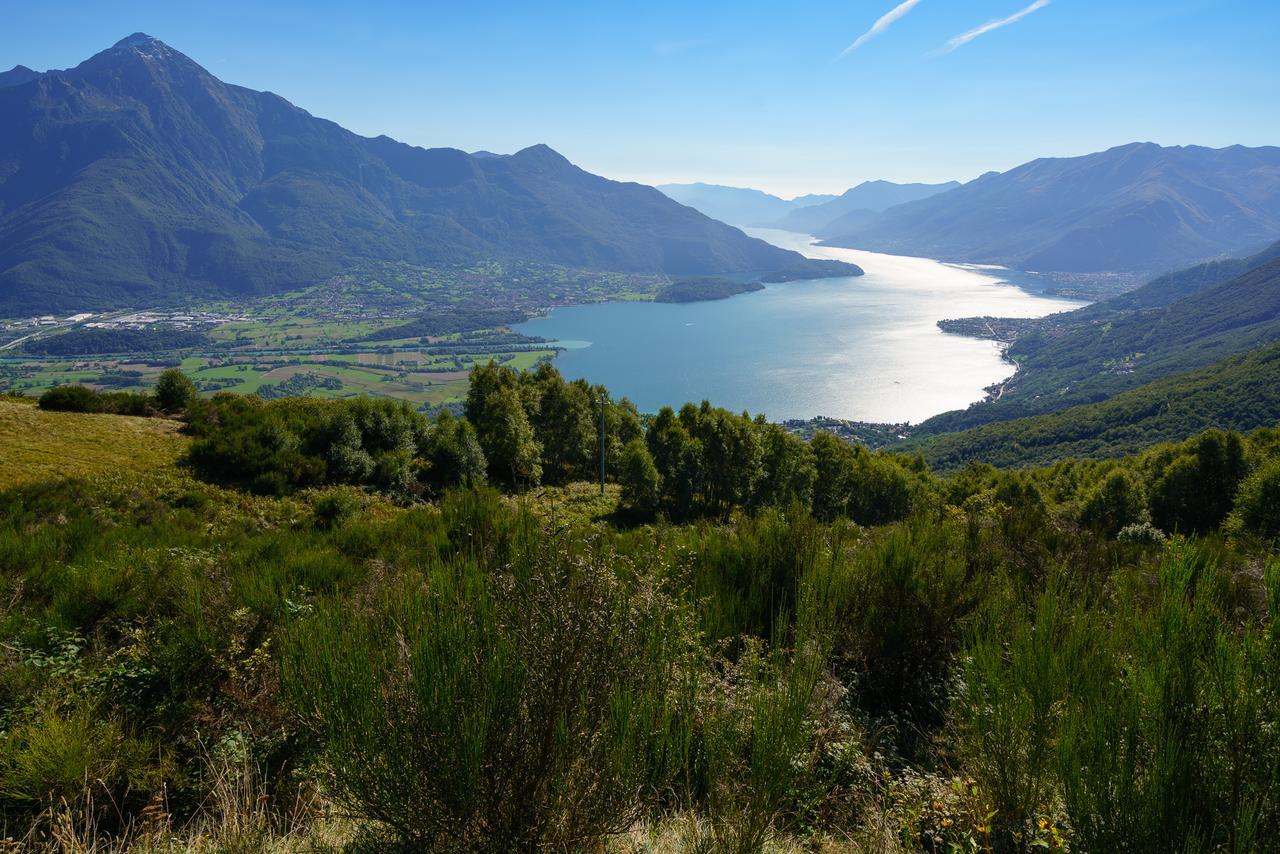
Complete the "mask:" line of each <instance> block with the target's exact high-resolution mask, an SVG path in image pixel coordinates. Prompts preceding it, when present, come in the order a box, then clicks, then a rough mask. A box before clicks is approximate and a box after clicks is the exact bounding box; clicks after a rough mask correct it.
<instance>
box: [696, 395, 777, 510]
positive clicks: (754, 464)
mask: <svg viewBox="0 0 1280 854" xmlns="http://www.w3.org/2000/svg"><path fill="white" fill-rule="evenodd" d="M680 422H681V423H682V424H683V425H684V426H685V429H686V430H687V431H688V432H689V435H691V436H693V437H694V438H695V439H696V440H697V441H698V442H699V443H700V445H701V449H702V469H703V495H702V505H703V510H704V512H706V513H709V514H712V515H716V516H724V517H727V516H728V515H729V513H730V512H731V511H732V510H733V508H735V507H742V506H745V505H746V504H747V503H748V502H749V501H750V500H751V497H752V495H753V494H754V492H755V485H756V482H757V481H758V480H759V479H760V476H761V473H762V469H761V452H760V437H759V433H758V431H757V428H756V425H755V423H754V422H752V421H751V419H749V418H747V417H746V416H745V415H735V414H733V413H732V412H729V411H728V410H725V409H717V408H714V407H712V406H711V404H709V403H707V402H706V401H703V402H702V406H701V407H694V406H693V405H691V404H686V405H685V406H684V408H683V409H681V410H680Z"/></svg>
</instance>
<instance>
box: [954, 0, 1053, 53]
mask: <svg viewBox="0 0 1280 854" xmlns="http://www.w3.org/2000/svg"><path fill="white" fill-rule="evenodd" d="M1050 2H1051V0H1036V2H1034V3H1032V4H1031V5H1030V6H1028V7H1027V8H1025V9H1023V10H1022V11H1021V12H1015V13H1014V14H1012V15H1010V16H1009V17H1007V18H1000V19H999V20H996V21H988V22H987V23H985V24H983V25H982V26H980V27H975V28H974V29H972V30H969V32H967V33H961V34H960V35H958V36H956V37H955V38H953V39H952V40H951V41H949V42H947V44H946V47H944V48H943V49H942V52H943V53H951V51H953V50H955V49H956V48H960V47H964V46H965V45H967V44H968V43H969V42H971V41H973V40H974V39H976V38H977V37H978V36H985V35H986V34H987V33H989V32H991V31H992V30H998V29H1000V28H1001V27H1007V26H1009V25H1010V24H1016V23H1017V22H1018V21H1021V20H1022V19H1023V18H1025V17H1027V16H1028V15H1030V14H1031V13H1032V12H1039V11H1040V10H1041V9H1043V8H1044V7H1045V6H1048V5H1049V3H1050Z"/></svg>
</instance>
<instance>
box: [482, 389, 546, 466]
mask: <svg viewBox="0 0 1280 854" xmlns="http://www.w3.org/2000/svg"><path fill="white" fill-rule="evenodd" d="M487 415H488V416H489V417H490V419H491V420H490V421H489V424H488V432H487V433H486V434H483V435H482V436H481V439H480V446H481V448H483V449H484V455H485V458H486V459H487V460H488V461H489V472H490V474H491V475H492V476H493V477H494V478H495V479H496V480H500V481H502V482H504V483H507V484H510V485H511V486H514V487H517V488H519V487H522V486H536V485H537V484H538V482H539V481H540V480H541V479H542V448H541V447H540V446H539V445H538V440H537V438H536V437H535V436H534V432H533V426H532V425H531V424H530V423H529V417H528V416H527V415H526V414H525V411H524V404H523V403H521V401H520V394H519V392H518V391H517V390H516V389H515V388H512V387H510V386H508V387H505V388H500V389H499V390H498V391H497V392H495V394H494V395H493V397H492V398H491V399H490V400H489V401H488V402H487Z"/></svg>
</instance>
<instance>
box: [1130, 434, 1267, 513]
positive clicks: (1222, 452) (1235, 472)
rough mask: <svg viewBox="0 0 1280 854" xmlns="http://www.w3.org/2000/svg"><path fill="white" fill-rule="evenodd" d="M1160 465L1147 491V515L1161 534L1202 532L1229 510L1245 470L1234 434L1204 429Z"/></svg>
mask: <svg viewBox="0 0 1280 854" xmlns="http://www.w3.org/2000/svg"><path fill="white" fill-rule="evenodd" d="M1181 450H1182V453H1180V454H1178V455H1177V456H1176V457H1174V458H1173V459H1172V461H1169V462H1167V463H1166V464H1165V465H1163V466H1161V468H1162V470H1161V471H1160V472H1159V473H1158V475H1157V477H1156V480H1155V483H1154V484H1153V485H1152V487H1151V497H1150V503H1151V517H1152V521H1153V522H1154V523H1155V524H1156V526H1157V527H1159V528H1161V529H1163V530H1165V531H1180V532H1183V533H1197V534H1205V533H1208V532H1210V531H1212V530H1214V529H1216V528H1217V527H1218V526H1219V525H1221V524H1222V522H1223V520H1224V519H1226V518H1227V514H1228V513H1230V512H1231V507H1232V503H1233V502H1234V500H1235V496H1236V492H1237V491H1238V490H1239V488H1240V482H1241V481H1242V480H1244V478H1245V475H1247V474H1248V471H1249V463H1248V460H1247V459H1246V457H1245V447H1244V443H1243V442H1242V441H1241V440H1240V436H1239V434H1237V433H1228V432H1225V431H1223V430H1208V431H1206V432H1204V433H1202V434H1200V435H1199V436H1197V437H1196V438H1195V439H1193V440H1191V441H1190V442H1188V443H1186V445H1184V446H1183V448H1182V449H1181Z"/></svg>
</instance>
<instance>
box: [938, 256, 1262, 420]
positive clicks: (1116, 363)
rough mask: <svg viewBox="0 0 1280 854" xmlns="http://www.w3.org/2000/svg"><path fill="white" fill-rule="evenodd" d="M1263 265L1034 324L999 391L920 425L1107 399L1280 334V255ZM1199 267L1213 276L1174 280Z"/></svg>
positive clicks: (1013, 350) (1013, 351)
mask: <svg viewBox="0 0 1280 854" xmlns="http://www.w3.org/2000/svg"><path fill="white" fill-rule="evenodd" d="M1254 263H1255V264H1256V266H1254V267H1252V269H1249V270H1248V271H1247V272H1245V273H1243V274H1241V275H1238V276H1235V277H1233V278H1230V279H1228V280H1226V281H1225V282H1222V283H1220V284H1216V285H1213V286H1211V287H1206V288H1203V289H1200V290H1193V292H1192V293H1191V294H1190V295H1188V296H1184V297H1182V298H1181V299H1174V300H1172V301H1169V302H1167V303H1165V302H1162V301H1160V300H1159V299H1158V298H1157V297H1156V296H1155V294H1154V293H1152V292H1151V291H1148V292H1147V294H1146V295H1140V296H1139V297H1137V298H1136V299H1137V301H1139V302H1154V303H1155V305H1154V307H1152V308H1146V309H1129V310H1123V309H1122V310H1112V309H1111V308H1110V307H1109V303H1107V302H1103V303H1099V304H1097V305H1095V306H1089V307H1087V308H1085V309H1081V310H1080V311H1077V312H1071V313H1069V314H1063V315H1055V316H1053V317H1050V318H1047V319H1045V320H1043V321H1029V322H1025V325H1026V326H1030V327H1032V328H1031V331H1026V332H1025V333H1024V334H1021V335H1020V336H1019V337H1017V340H1015V341H1014V343H1013V345H1012V346H1010V347H1009V350H1008V354H1007V355H1008V358H1009V359H1011V360H1013V361H1014V362H1015V363H1016V364H1017V367H1018V372H1017V374H1015V375H1014V377H1013V378H1012V379H1011V380H1009V381H1008V382H1007V383H1006V384H1005V387H1004V389H1003V391H1002V393H1001V395H1000V397H999V399H997V400H990V401H986V402H983V403H980V404H976V405H974V406H971V407H969V408H968V409H966V410H960V411H956V412H948V413H944V414H943V415H939V416H936V417H934V418H931V419H929V420H927V421H925V422H924V423H923V424H921V425H920V427H919V430H918V432H919V433H921V434H924V435H929V434H937V433H946V432H954V431H959V430H964V429H966V428H969V427H974V426H977V425H980V424H986V423H989V422H993V421H1003V420H1008V419H1012V418H1020V417H1024V416H1030V415H1038V414H1041V413H1049V412H1056V411H1059V410H1063V409H1066V408H1068V407H1071V406H1075V405H1078V404H1086V403H1094V402H1098V401H1103V400H1107V399H1109V398H1111V397H1114V396H1116V395H1118V394H1120V393H1121V392H1124V391H1127V390H1129V389H1135V388H1137V387H1139V386H1142V385H1143V384H1145V383H1150V382H1152V381H1154V380H1158V379H1160V378H1163V377H1168V376H1171V375H1173V374H1177V373H1180V372H1185V371H1190V370H1194V369H1197V368H1201V367H1205V366H1208V365H1211V364H1213V363H1215V362H1218V361H1220V360H1222V359H1225V358H1227V357H1229V356H1232V355H1236V354H1241V353H1247V352H1249V351H1251V350H1253V349H1255V348H1259V347H1266V346H1268V345H1270V344H1273V343H1275V342H1277V341H1280V259H1277V258H1270V257H1268V256H1266V255H1263V256H1259V257H1258V259H1257V260H1256V261H1255V262H1254ZM1200 274H1204V275H1212V273H1209V272H1207V271H1206V270H1204V269H1203V268H1198V270H1193V271H1188V272H1187V273H1186V274H1184V276H1183V277H1182V278H1178V277H1175V281H1183V282H1186V281H1188V280H1196V279H1197V277H1198V275H1200ZM1157 281H1159V280H1157ZM1155 284H1156V283H1154V282H1153V283H1152V285H1151V286H1149V287H1152V288H1154V286H1155ZM1124 301H1125V300H1124V298H1121V304H1123V303H1124ZM1014 323H1019V321H1014Z"/></svg>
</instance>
